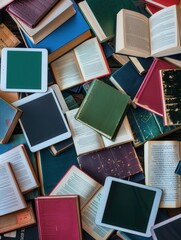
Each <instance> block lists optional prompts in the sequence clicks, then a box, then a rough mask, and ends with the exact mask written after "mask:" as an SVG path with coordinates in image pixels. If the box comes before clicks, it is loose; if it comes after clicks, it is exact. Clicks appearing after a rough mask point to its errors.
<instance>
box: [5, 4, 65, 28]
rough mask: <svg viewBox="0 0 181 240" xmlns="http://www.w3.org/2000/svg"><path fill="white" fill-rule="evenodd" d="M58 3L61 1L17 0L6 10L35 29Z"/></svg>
mask: <svg viewBox="0 0 181 240" xmlns="http://www.w3.org/2000/svg"><path fill="white" fill-rule="evenodd" d="M58 1H60V0H43V1H42V0H16V1H14V2H12V3H11V4H9V5H8V7H7V8H6V10H7V12H9V13H11V14H13V15H14V16H15V17H17V18H19V19H20V20H22V21H23V22H24V23H25V24H27V25H28V26H29V27H31V28H33V27H35V26H36V25H37V24H38V23H39V22H40V21H41V19H42V18H43V17H44V16H45V15H46V14H47V13H48V12H49V11H50V10H51V9H52V8H53V6H54V5H55V4H56V3H57V2H58Z"/></svg>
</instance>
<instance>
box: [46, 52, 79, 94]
mask: <svg viewBox="0 0 181 240" xmlns="http://www.w3.org/2000/svg"><path fill="white" fill-rule="evenodd" d="M50 66H51V69H52V72H53V74H54V76H55V80H56V83H57V85H58V86H59V87H60V89H61V90H64V89H67V88H70V87H72V86H75V85H78V84H80V83H82V82H83V77H82V74H81V72H80V69H79V67H78V65H77V61H76V58H75V55H74V52H73V51H70V52H68V53H67V54H65V55H64V56H62V57H60V58H58V59H57V60H55V61H54V62H52V63H51V64H50Z"/></svg>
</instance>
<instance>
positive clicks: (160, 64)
mask: <svg viewBox="0 0 181 240" xmlns="http://www.w3.org/2000/svg"><path fill="white" fill-rule="evenodd" d="M162 69H176V67H175V66H174V65H172V64H171V63H168V62H166V61H164V60H161V59H158V58H155V59H154V61H153V63H152V65H151V67H150V69H149V70H148V72H147V74H146V76H145V79H144V80H143V83H142V85H141V87H140V89H139V91H138V92H137V94H136V96H135V98H134V100H133V102H134V103H135V104H136V105H138V106H140V107H142V108H144V109H146V110H149V111H150V112H153V113H155V114H158V115H160V116H163V99H162V90H161V89H162V88H161V83H160V70H162Z"/></svg>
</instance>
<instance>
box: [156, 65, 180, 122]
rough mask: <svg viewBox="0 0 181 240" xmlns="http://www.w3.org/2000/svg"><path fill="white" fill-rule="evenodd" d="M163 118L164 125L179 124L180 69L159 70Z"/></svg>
mask: <svg viewBox="0 0 181 240" xmlns="http://www.w3.org/2000/svg"><path fill="white" fill-rule="evenodd" d="M160 74H161V78H160V79H161V86H162V100H163V120H164V124H165V125H166V126H168V125H169V126H171V125H181V103H180V99H181V92H180V89H181V83H180V78H181V70H180V69H178V70H173V69H170V70H165V69H164V70H161V71H160Z"/></svg>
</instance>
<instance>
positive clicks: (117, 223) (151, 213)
mask: <svg viewBox="0 0 181 240" xmlns="http://www.w3.org/2000/svg"><path fill="white" fill-rule="evenodd" d="M104 189H105V190H104V193H103V197H102V199H101V200H102V201H101V204H100V205H101V207H100V209H99V211H98V216H97V220H98V222H97V223H98V224H101V225H102V226H107V227H111V228H113V229H117V230H121V231H125V232H130V233H133V234H137V235H140V236H147V237H148V236H151V231H150V228H151V226H152V225H153V223H154V221H155V218H156V213H157V210H158V207H159V202H160V197H161V191H160V190H159V189H154V188H152V187H151V188H150V187H148V186H145V185H142V184H138V183H133V182H129V181H126V180H121V179H117V178H111V177H108V178H107V179H106V182H105V186H104Z"/></svg>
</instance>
